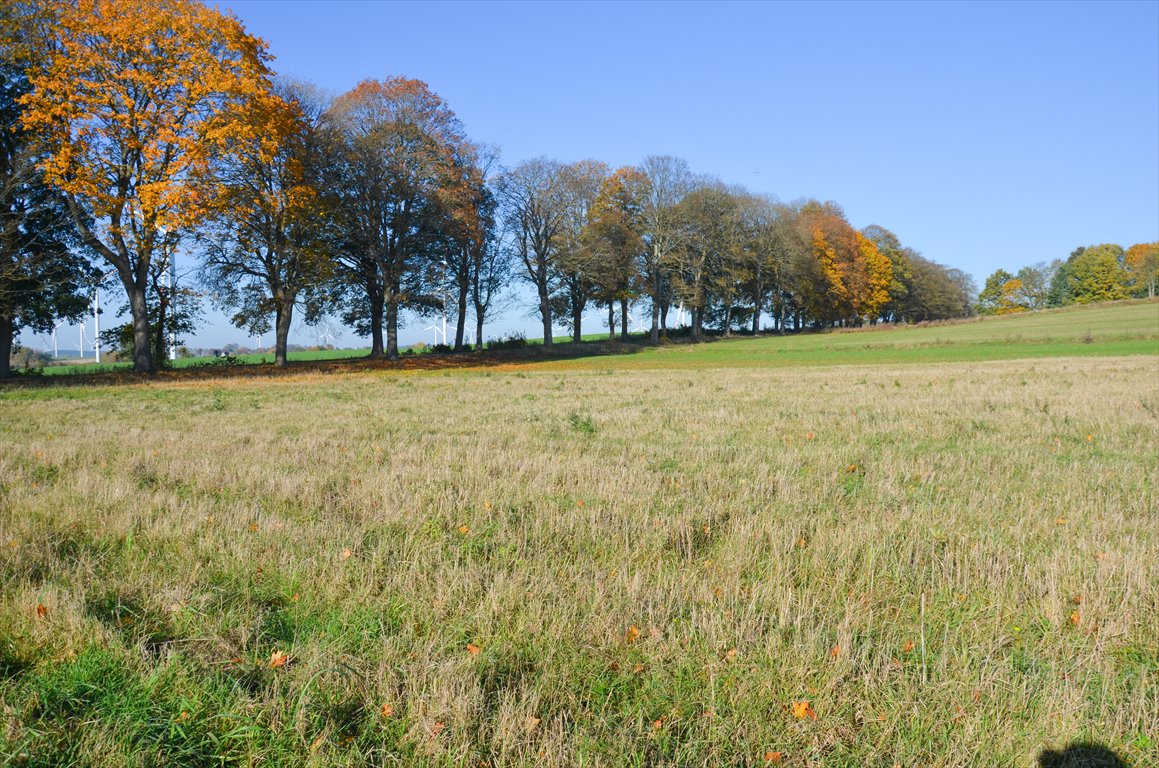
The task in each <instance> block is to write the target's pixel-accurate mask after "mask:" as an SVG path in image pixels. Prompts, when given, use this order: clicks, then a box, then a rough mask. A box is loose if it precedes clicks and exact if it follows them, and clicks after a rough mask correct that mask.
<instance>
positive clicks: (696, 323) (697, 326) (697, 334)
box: [692, 307, 700, 341]
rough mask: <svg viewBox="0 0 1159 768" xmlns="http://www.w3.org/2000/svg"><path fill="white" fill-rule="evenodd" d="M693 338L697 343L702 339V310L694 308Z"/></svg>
mask: <svg viewBox="0 0 1159 768" xmlns="http://www.w3.org/2000/svg"><path fill="white" fill-rule="evenodd" d="M692 338H693V340H695V341H699V339H700V309H699V308H697V307H693V308H692Z"/></svg>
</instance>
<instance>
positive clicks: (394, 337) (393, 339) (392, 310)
mask: <svg viewBox="0 0 1159 768" xmlns="http://www.w3.org/2000/svg"><path fill="white" fill-rule="evenodd" d="M394 295H395V296H398V291H395V292H394ZM386 356H387V357H389V358H390V359H391V360H397V359H398V299H397V298H392V299H391V300H390V301H388V302H387V303H386Z"/></svg>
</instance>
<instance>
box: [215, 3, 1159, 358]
mask: <svg viewBox="0 0 1159 768" xmlns="http://www.w3.org/2000/svg"><path fill="white" fill-rule="evenodd" d="M222 7H223V8H229V9H231V10H232V11H233V12H235V13H236V14H237V15H238V16H239V17H240V18H241V19H242V21H243V22H244V23H245V24H246V26H247V28H248V29H249V31H250V32H251V33H253V34H256V35H259V36H261V37H263V38H264V39H265V40H266V41H267V42H268V43H269V47H270V51H271V52H272V53H273V54H274V55H275V56H276V59H275V61H274V67H275V69H277V70H278V71H279V72H280V73H282V74H285V75H288V76H291V77H294V78H298V79H304V80H309V81H312V82H315V83H317V84H319V85H321V86H323V87H324V88H327V89H330V90H333V91H335V92H341V91H344V90H346V89H348V88H350V87H352V86H353V85H355V84H356V83H357V82H359V81H360V80H362V79H365V78H381V77H385V76H388V75H406V76H408V77H415V78H419V79H421V80H424V81H426V82H427V83H428V84H429V85H430V87H431V88H432V89H433V90H434V91H436V92H437V93H439V94H440V95H442V96H443V97H444V98H445V99H446V100H447V101H448V102H449V104H450V106H451V108H452V109H454V110H455V112H456V113H457V114H458V115H459V117H460V118H461V119H462V121H463V123H464V124H465V126H466V129H467V132H468V133H469V135H470V136H471V137H472V138H473V139H475V140H477V141H485V142H490V143H495V144H498V145H499V146H500V147H501V149H502V153H503V162H504V163H506V164H514V163H517V162H519V161H520V160H523V159H525V158H529V157H533V156H536V155H547V156H549V157H554V158H557V159H560V160H565V161H570V160H578V159H581V158H587V157H591V158H596V159H599V160H603V161H605V162H607V163H609V164H610V165H612V166H618V165H624V164H631V163H636V162H638V161H639V160H641V159H642V158H643V157H644V156H646V155H648V154H673V155H679V156H682V157H684V158H686V159H687V160H688V162H689V163H690V164H691V165H692V167H693V168H694V169H695V170H697V171H700V172H703V173H708V174H713V175H716V176H719V177H720V178H722V179H723V180H725V181H726V182H731V183H738V184H743V185H745V186H747V187H749V188H750V189H753V190H754V191H758V192H764V193H769V194H772V195H775V196H777V197H779V198H780V199H782V200H792V199H795V198H798V197H803V196H808V197H816V198H819V199H822V200H835V201H837V202H838V203H840V204H841V205H842V206H843V207H844V208H845V211H846V213H847V215H848V217H849V219H850V221H851V222H852V224H853V225H854V226H856V227H863V226H865V225H868V224H880V225H882V226H885V227H887V228H889V229H891V230H893V231H894V232H896V233H897V234H898V236H899V237H900V238H901V240H902V242H903V243H905V244H906V245H909V246H911V247H913V248H916V249H917V250H919V251H921V252H922V253H923V254H925V255H926V256H927V257H929V258H932V259H934V260H936V261H940V262H943V263H945V264H949V265H952V266H956V267H960V268H962V269H965V270H966V271H968V272H970V273H972V274H973V275H974V276H975V278H976V279H977V280H978V282H979V284H981V282H982V281H983V280H984V279H985V277H986V275H988V274H989V273H991V272H992V271H994V270H995V269H997V268H998V267H1005V268H1007V269H1010V270H1012V271H1014V270H1016V269H1017V268H1018V267H1020V266H1023V265H1026V264H1030V263H1034V262H1038V261H1045V260H1050V259H1053V258H1065V257H1066V256H1067V255H1068V254H1069V253H1070V252H1071V251H1072V250H1073V249H1074V248H1075V247H1077V246H1079V245H1088V244H1094V243H1101V242H1115V243H1120V244H1122V245H1124V246H1129V245H1131V244H1132V243H1136V242H1145V241H1153V240H1156V239H1159V3H1156V2H1129V3H1115V2H1097V3H1047V2H1034V3H1006V2H1004V3H996V2H973V3H962V4H956V3H944V2H937V3H933V2H931V3H916V2H909V3H883V4H877V3H868V2H859V3H809V4H795V3H781V2H778V3H755V2H751V3H734V4H728V3H719V2H716V3H659V2H653V3H640V4H625V3H576V4H564V3H542V4H533V3H502V4H489V3H478V2H477V3H462V4H460V3H390V4H387V3H372V2H349V3H343V2H276V3H275V2H250V1H248V0H234V1H232V2H230V1H229V0H227V1H226V2H223V3H222ZM422 325H425V323H423V324H419V323H412V324H411V327H410V328H408V329H407V330H406V331H405V332H404V334H403V340H404V342H405V341H412V340H414V339H416V338H418V336H417V335H416V329H417V328H421V327H422ZM501 326H502V327H504V328H508V327H511V328H523V329H526V330H527V331H528V332H529V333H531V334H533V335H538V334H536V333H535V331H534V328H535V321H534V319H532V318H529V317H528V316H527V312H526V310H525V309H524V308H519V309H516V310H512V311H510V312H509V313H508V316H507V317H506V318H505V320H504V322H503V323H501ZM496 330H497V329H496ZM430 336H431V334H430V333H428V334H425V336H424V338H427V340H428V341H430ZM301 338H302V339H306V338H308V335H307V334H306V333H305V332H304V333H303V334H302V335H301ZM229 340H235V341H244V339H243V338H242V334H241V332H240V331H234V330H233V329H231V328H229V327H228V326H227V324H226V323H225V322H224V320H223V319H221V318H220V317H218V316H216V315H215V327H214V328H213V329H208V330H207V331H205V332H204V333H201V334H199V335H198V337H197V338H196V339H195V340H194V343H195V344H205V345H220V344H222V343H224V342H225V341H229ZM339 343H340V344H343V345H348V344H349V345H353V344H354V343H355V340H354V339H353V338H352V337H351V336H350V335H349V334H347V335H346V336H345V337H344V338H343V339H342V340H340V342H339Z"/></svg>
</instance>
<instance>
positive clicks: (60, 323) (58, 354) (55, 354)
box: [52, 320, 64, 360]
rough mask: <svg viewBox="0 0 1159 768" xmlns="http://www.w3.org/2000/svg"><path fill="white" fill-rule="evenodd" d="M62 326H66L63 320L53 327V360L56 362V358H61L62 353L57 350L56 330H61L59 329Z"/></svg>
mask: <svg viewBox="0 0 1159 768" xmlns="http://www.w3.org/2000/svg"><path fill="white" fill-rule="evenodd" d="M62 325H64V321H63V320H61V321H60V322H59V323H57V324H56V325H54V326H52V357H53V359H54V360H55V359H56V358H58V357H60V351H59V350H58V349H57V347H56V329H57V328H59V327H60V326H62Z"/></svg>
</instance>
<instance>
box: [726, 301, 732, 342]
mask: <svg viewBox="0 0 1159 768" xmlns="http://www.w3.org/2000/svg"><path fill="white" fill-rule="evenodd" d="M730 336H732V304H729V305H728V306H726V307H725V308H724V337H725V338H726V339H727V338H729V337H730Z"/></svg>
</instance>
